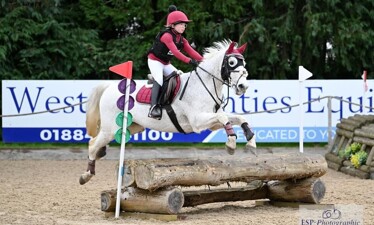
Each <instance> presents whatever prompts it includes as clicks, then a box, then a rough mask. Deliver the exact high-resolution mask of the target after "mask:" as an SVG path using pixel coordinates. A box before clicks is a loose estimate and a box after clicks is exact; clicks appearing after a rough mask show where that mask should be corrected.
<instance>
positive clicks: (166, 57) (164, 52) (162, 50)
mask: <svg viewBox="0 0 374 225" xmlns="http://www.w3.org/2000/svg"><path fill="white" fill-rule="evenodd" d="M164 33H169V34H171V36H172V37H173V42H174V44H175V46H177V49H178V50H181V49H182V48H183V36H182V37H181V39H180V40H179V42H177V35H176V34H174V33H173V32H172V31H171V30H170V29H166V30H163V31H161V32H160V33H158V34H157V36H156V39H155V41H154V43H153V46H152V47H151V49H150V50H149V52H148V53H153V54H154V55H155V56H156V57H157V58H159V59H161V60H162V61H163V62H165V63H168V62H170V60H171V59H172V57H173V54H172V53H171V51H170V50H169V48H168V47H167V46H166V45H165V44H164V43H162V42H161V40H160V39H161V37H162V35H163V34H164Z"/></svg>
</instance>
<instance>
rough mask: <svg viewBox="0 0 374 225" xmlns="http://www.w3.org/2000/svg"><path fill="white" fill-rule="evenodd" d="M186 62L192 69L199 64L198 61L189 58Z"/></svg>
mask: <svg viewBox="0 0 374 225" xmlns="http://www.w3.org/2000/svg"><path fill="white" fill-rule="evenodd" d="M188 64H190V65H191V66H192V67H193V68H194V69H196V67H198V66H199V63H198V62H197V61H196V60H195V59H191V60H190V62H189V63H188Z"/></svg>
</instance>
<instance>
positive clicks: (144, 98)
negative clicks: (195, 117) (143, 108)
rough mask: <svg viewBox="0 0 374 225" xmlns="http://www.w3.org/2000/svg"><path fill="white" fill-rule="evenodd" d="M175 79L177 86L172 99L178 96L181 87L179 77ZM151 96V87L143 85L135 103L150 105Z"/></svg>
mask: <svg viewBox="0 0 374 225" xmlns="http://www.w3.org/2000/svg"><path fill="white" fill-rule="evenodd" d="M176 79H177V85H176V87H175V89H174V91H173V99H174V98H175V96H176V95H177V94H178V92H179V89H180V86H181V80H180V77H179V76H177V77H176ZM151 95H152V86H150V85H143V87H141V88H140V90H139V92H138V94H136V101H137V102H140V103H145V104H151Z"/></svg>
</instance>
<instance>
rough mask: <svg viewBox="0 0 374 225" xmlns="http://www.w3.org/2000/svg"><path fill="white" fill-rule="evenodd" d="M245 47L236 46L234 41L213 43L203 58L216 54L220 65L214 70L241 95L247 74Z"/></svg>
mask: <svg viewBox="0 0 374 225" xmlns="http://www.w3.org/2000/svg"><path fill="white" fill-rule="evenodd" d="M246 47H247V44H244V45H242V46H240V47H239V48H237V43H236V42H231V41H223V42H217V43H215V45H214V47H212V48H208V49H207V50H206V54H204V58H212V57H213V55H215V56H217V55H218V56H217V57H218V58H219V60H221V62H222V65H221V67H220V71H216V72H217V74H220V76H221V77H220V78H221V79H222V80H223V81H224V82H226V83H227V84H228V85H229V86H230V87H231V88H233V89H234V90H235V93H236V94H237V95H242V94H244V93H245V92H246V90H247V88H248V85H247V81H246V80H247V76H248V72H247V70H246V69H245V64H246V63H245V60H244V57H243V53H244V51H245V49H246ZM218 52H221V53H222V54H213V53H218Z"/></svg>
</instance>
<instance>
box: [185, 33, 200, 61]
mask: <svg viewBox="0 0 374 225" xmlns="http://www.w3.org/2000/svg"><path fill="white" fill-rule="evenodd" d="M183 49H184V51H186V52H187V54H188V55H189V56H191V57H192V58H193V59H196V60H197V61H199V62H201V61H203V57H202V56H201V55H200V54H199V53H198V52H197V51H195V49H193V48H192V47H191V45H190V43H189V42H188V41H187V39H186V38H183Z"/></svg>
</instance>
